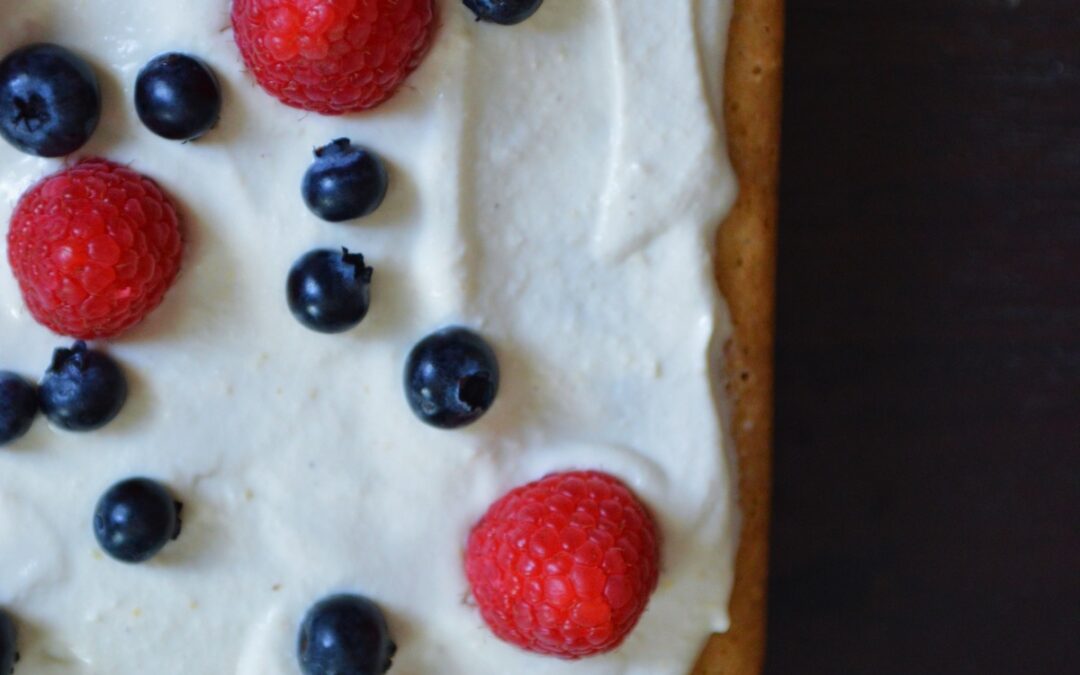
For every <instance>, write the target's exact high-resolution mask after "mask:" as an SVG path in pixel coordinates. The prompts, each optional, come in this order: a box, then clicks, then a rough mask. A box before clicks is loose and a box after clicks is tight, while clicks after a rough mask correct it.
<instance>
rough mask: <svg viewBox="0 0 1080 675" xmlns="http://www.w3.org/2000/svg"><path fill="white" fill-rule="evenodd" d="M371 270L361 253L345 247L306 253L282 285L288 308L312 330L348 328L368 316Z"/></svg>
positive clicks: (339, 331) (341, 329) (330, 331)
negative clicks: (338, 249)
mask: <svg viewBox="0 0 1080 675" xmlns="http://www.w3.org/2000/svg"><path fill="white" fill-rule="evenodd" d="M373 274H374V270H373V269H371V268H370V267H368V266H366V265H365V264H364V256H362V255H361V254H359V253H349V251H348V249H344V248H343V249H341V250H340V251H335V250H331V249H319V250H315V251H311V252H309V253H306V254H305V255H304V256H303V257H302V258H300V259H299V260H297V261H296V263H295V264H294V265H293V266H292V269H291V270H290V271H289V280H288V283H287V284H286V286H285V295H286V297H287V298H288V300H289V309H291V310H292V313H293V316H295V317H296V320H297V321H299V322H300V323H302V324H304V325H305V326H307V327H308V328H310V329H311V330H314V331H318V332H320V333H341V332H344V331H347V330H349V329H350V328H352V327H353V326H356V325H357V324H358V323H360V322H361V321H363V320H364V317H365V316H367V313H368V307H369V306H370V305H371V277H372V275H373Z"/></svg>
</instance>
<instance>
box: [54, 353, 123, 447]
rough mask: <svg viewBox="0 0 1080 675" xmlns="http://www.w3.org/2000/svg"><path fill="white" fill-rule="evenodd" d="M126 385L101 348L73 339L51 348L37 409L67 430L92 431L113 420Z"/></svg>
mask: <svg viewBox="0 0 1080 675" xmlns="http://www.w3.org/2000/svg"><path fill="white" fill-rule="evenodd" d="M127 393H128V385H127V379H126V378H125V377H124V373H123V371H122V370H120V366H118V365H117V363H116V361H113V360H112V358H111V357H110V356H108V355H107V354H105V353H103V352H99V351H95V350H92V349H87V347H86V343H85V342H82V341H81V340H80V341H79V342H76V343H75V345H74V346H73V347H72V348H71V349H57V350H56V351H55V352H53V361H52V365H51V366H49V369H48V370H47V371H46V372H45V377H44V379H42V380H41V390H40V392H39V400H40V402H41V411H42V412H43V413H45V416H46V417H48V418H49V421H50V422H52V423H53V424H55V425H56V426H58V427H60V428H62V429H67V430H68V431H93V430H94V429H100V428H101V427H103V426H105V425H106V424H108V423H109V422H111V421H112V420H113V418H115V417H116V416H117V415H118V414H119V413H120V409H121V408H123V407H124V402H125V401H126V400H127Z"/></svg>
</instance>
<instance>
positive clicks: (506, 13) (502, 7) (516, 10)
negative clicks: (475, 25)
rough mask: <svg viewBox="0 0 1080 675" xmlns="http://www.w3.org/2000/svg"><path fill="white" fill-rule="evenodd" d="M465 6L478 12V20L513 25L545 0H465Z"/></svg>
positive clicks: (531, 13)
mask: <svg viewBox="0 0 1080 675" xmlns="http://www.w3.org/2000/svg"><path fill="white" fill-rule="evenodd" d="M464 2H465V6H466V7H468V8H469V9H471V10H472V11H473V13H474V14H476V20H477V21H490V22H492V23H498V24H502V25H504V26H512V25H514V24H515V23H521V22H522V21H524V20H525V19H528V18H529V17H530V16H532V15H533V14H535V13H536V10H538V9H540V5H542V4H543V2H544V0H464Z"/></svg>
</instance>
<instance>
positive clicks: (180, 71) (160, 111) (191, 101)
mask: <svg viewBox="0 0 1080 675" xmlns="http://www.w3.org/2000/svg"><path fill="white" fill-rule="evenodd" d="M135 112H137V113H138V114H139V119H140V120H142V123H143V124H145V125H146V128H147V129H149V130H150V131H153V132H154V133H155V134H157V135H158V136H161V137H163V138H168V139H170V140H174V141H191V140H194V139H196V138H198V137H200V136H202V135H203V134H205V133H206V132H207V131H210V130H211V129H213V128H214V125H216V124H217V122H218V118H219V117H221V87H220V86H219V85H218V80H217V78H216V77H215V76H214V71H212V70H210V67H209V66H208V65H206V64H205V63H203V61H202V60H200V59H197V58H195V57H193V56H188V55H186V54H162V55H161V56H157V57H155V58H154V59H153V60H152V61H150V63H148V64H146V66H144V67H143V69H142V70H141V71H139V76H138V77H137V78H136V79H135Z"/></svg>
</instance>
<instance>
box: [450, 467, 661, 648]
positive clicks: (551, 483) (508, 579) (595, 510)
mask: <svg viewBox="0 0 1080 675" xmlns="http://www.w3.org/2000/svg"><path fill="white" fill-rule="evenodd" d="M659 556H660V553H659V545H658V536H657V532H656V525H655V524H654V523H653V520H652V517H651V516H650V515H649V513H648V511H646V509H645V507H644V506H643V505H642V504H641V502H639V501H638V500H637V498H636V497H635V496H634V494H633V493H632V492H630V490H629V489H628V488H627V487H626V486H625V485H623V484H622V483H621V482H619V481H618V480H617V479H615V478H613V477H611V476H609V475H607V474H603V473H597V472H595V471H584V472H570V473H561V474H554V475H551V476H548V477H547V478H544V479H542V480H539V481H537V482H535V483H530V484H528V485H525V486H523V487H519V488H516V489H514V490H512V491H511V492H510V493H508V494H507V495H506V496H504V497H503V498H502V499H499V500H498V501H497V502H495V503H494V504H492V505H491V508H489V509H488V512H487V513H486V514H485V515H484V517H483V518H481V519H480V522H479V523H477V524H476V526H475V527H473V530H472V532H471V533H470V534H469V542H468V546H467V549H466V552H465V574H466V576H467V577H468V579H469V583H470V584H471V585H472V592H473V596H474V597H475V599H476V603H477V605H478V606H479V607H480V614H481V615H482V616H483V617H484V621H486V622H487V624H488V626H489V627H490V628H491V630H492V631H493V632H494V633H495V635H496V636H498V637H499V638H501V639H503V640H506V641H507V642H510V643H512V644H515V645H517V646H519V647H522V648H524V649H527V650H529V651H533V652H538V653H541V654H550V655H553V656H558V657H560V658H565V659H578V658H581V657H583V656H590V655H593V654H599V653H602V652H606V651H610V650H612V649H614V648H615V647H617V646H619V644H620V643H621V642H622V641H623V639H624V638H625V637H626V636H627V634H629V633H630V631H631V630H632V629H633V628H634V625H635V624H636V623H637V621H638V619H639V618H640V617H641V614H642V612H644V611H645V605H646V603H647V602H648V601H649V596H650V595H651V594H652V592H653V590H655V588H656V581H657V575H658V569H659Z"/></svg>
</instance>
